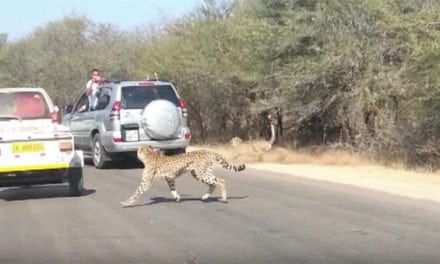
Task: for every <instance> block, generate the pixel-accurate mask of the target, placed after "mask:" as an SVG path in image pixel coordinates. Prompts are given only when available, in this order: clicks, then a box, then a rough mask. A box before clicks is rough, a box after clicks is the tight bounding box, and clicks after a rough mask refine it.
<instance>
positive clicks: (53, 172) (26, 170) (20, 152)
mask: <svg viewBox="0 0 440 264" xmlns="http://www.w3.org/2000/svg"><path fill="white" fill-rule="evenodd" d="M57 112H58V107H57V106H54V104H53V102H52V100H51V99H50V97H49V95H48V94H47V92H46V91H45V90H44V89H42V88H0V187H10V186H29V185H37V184H38V185H39V184H54V183H66V182H67V183H68V184H69V190H70V194H71V195H73V196H79V195H81V193H82V191H83V189H84V183H83V182H84V180H83V167H84V159H83V153H82V151H78V150H75V149H74V142H73V137H72V134H71V133H70V131H69V129H68V127H66V126H64V125H60V124H58V118H57V116H58V115H57Z"/></svg>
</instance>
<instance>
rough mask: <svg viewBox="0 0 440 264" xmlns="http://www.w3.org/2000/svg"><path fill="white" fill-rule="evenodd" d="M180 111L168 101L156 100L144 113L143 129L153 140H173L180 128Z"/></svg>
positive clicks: (146, 107)
mask: <svg viewBox="0 0 440 264" xmlns="http://www.w3.org/2000/svg"><path fill="white" fill-rule="evenodd" d="M179 120H180V117H179V111H178V110H177V107H176V105H175V104H173V103H172V102H170V101H168V100H154V101H152V102H151V103H149V104H147V105H146V106H145V108H144V110H143V111H142V122H141V123H142V128H143V129H144V130H145V133H147V135H148V136H149V137H150V138H152V139H159V140H160V139H169V138H172V137H173V136H174V135H175V133H176V130H177V127H178V126H179Z"/></svg>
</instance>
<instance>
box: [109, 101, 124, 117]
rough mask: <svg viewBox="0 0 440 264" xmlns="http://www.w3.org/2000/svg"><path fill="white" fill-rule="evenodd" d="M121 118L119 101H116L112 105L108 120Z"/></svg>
mask: <svg viewBox="0 0 440 264" xmlns="http://www.w3.org/2000/svg"><path fill="white" fill-rule="evenodd" d="M119 119H121V102H120V101H116V102H114V104H113V106H112V112H111V113H110V120H119Z"/></svg>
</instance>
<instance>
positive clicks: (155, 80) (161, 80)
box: [145, 78, 170, 82]
mask: <svg viewBox="0 0 440 264" xmlns="http://www.w3.org/2000/svg"><path fill="white" fill-rule="evenodd" d="M145 81H153V82H170V80H166V79H156V78H154V79H151V78H147V79H145Z"/></svg>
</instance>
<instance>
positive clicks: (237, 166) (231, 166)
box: [215, 154, 246, 172]
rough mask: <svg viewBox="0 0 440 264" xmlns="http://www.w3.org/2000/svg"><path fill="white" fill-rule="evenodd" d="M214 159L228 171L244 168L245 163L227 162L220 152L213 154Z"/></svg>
mask: <svg viewBox="0 0 440 264" xmlns="http://www.w3.org/2000/svg"><path fill="white" fill-rule="evenodd" d="M215 160H216V161H217V162H218V163H219V164H220V165H221V166H222V167H223V168H225V169H226V170H228V171H236V172H237V171H242V170H244V169H245V168H246V165H245V164H243V163H242V164H229V162H227V161H226V159H225V157H223V156H222V155H220V154H216V155H215Z"/></svg>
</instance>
